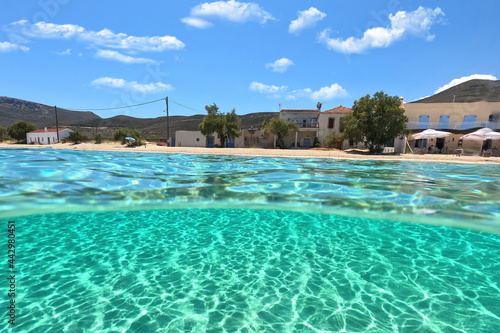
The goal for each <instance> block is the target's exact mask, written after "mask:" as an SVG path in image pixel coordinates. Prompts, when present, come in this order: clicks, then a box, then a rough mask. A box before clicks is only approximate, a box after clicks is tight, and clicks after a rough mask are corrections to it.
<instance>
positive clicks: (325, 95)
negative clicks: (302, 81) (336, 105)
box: [250, 82, 348, 101]
mask: <svg viewBox="0 0 500 333" xmlns="http://www.w3.org/2000/svg"><path fill="white" fill-rule="evenodd" d="M250 90H251V91H256V92H259V93H261V94H272V95H273V97H277V98H286V99H290V100H295V99H297V98H309V99H311V100H313V101H318V100H321V101H327V100H331V99H334V98H339V97H346V96H348V93H347V91H346V90H345V89H344V88H342V86H340V85H339V84H337V83H334V84H332V85H330V86H326V87H322V88H320V89H319V90H316V91H313V90H312V89H311V88H304V89H296V90H292V91H290V92H289V91H288V87H286V86H281V87H278V86H274V85H267V84H263V83H259V82H252V83H251V84H250Z"/></svg>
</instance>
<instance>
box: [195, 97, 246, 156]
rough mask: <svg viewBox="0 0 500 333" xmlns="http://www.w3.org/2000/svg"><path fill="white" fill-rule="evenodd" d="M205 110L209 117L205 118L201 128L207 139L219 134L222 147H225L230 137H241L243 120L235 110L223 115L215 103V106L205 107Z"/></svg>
mask: <svg viewBox="0 0 500 333" xmlns="http://www.w3.org/2000/svg"><path fill="white" fill-rule="evenodd" d="M205 110H207V115H206V116H205V118H203V121H202V122H201V124H200V126H199V128H200V131H201V134H203V135H204V136H206V137H207V139H208V137H209V136H211V135H213V134H214V133H217V136H218V137H219V139H220V140H221V145H222V147H225V146H226V140H227V139H228V138H229V137H234V138H237V137H239V136H240V135H241V130H240V127H241V120H240V118H239V117H238V115H237V114H236V110H235V109H233V110H232V111H231V112H228V113H227V114H226V113H222V112H219V108H218V107H217V105H216V104H215V103H214V104H213V105H207V106H205ZM207 141H208V140H207Z"/></svg>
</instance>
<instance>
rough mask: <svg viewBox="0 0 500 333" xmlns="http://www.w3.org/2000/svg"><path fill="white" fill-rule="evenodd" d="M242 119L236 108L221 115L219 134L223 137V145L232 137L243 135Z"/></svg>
mask: <svg viewBox="0 0 500 333" xmlns="http://www.w3.org/2000/svg"><path fill="white" fill-rule="evenodd" d="M240 127H241V119H240V118H239V117H238V115H237V114H236V110H235V109H233V110H232V111H231V112H228V113H226V114H223V113H221V114H220V115H219V126H218V128H217V135H218V136H219V138H220V139H221V143H222V147H225V146H226V140H227V139H228V138H230V137H233V138H238V137H239V136H240V135H241V130H240Z"/></svg>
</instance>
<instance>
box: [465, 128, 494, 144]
mask: <svg viewBox="0 0 500 333" xmlns="http://www.w3.org/2000/svg"><path fill="white" fill-rule="evenodd" d="M488 139H490V140H499V139H500V133H497V132H495V131H493V130H492V129H491V128H486V127H485V128H481V129H478V130H477V131H475V132H472V133H469V134H466V135H464V136H462V137H460V140H474V141H484V140H488Z"/></svg>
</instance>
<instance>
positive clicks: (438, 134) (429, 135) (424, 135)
mask: <svg viewBox="0 0 500 333" xmlns="http://www.w3.org/2000/svg"><path fill="white" fill-rule="evenodd" d="M448 135H451V133H450V132H445V131H436V130H434V129H426V130H425V131H422V132H420V133H416V134H412V137H413V138H414V139H416V140H419V139H435V138H445V137H447V136H448Z"/></svg>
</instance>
